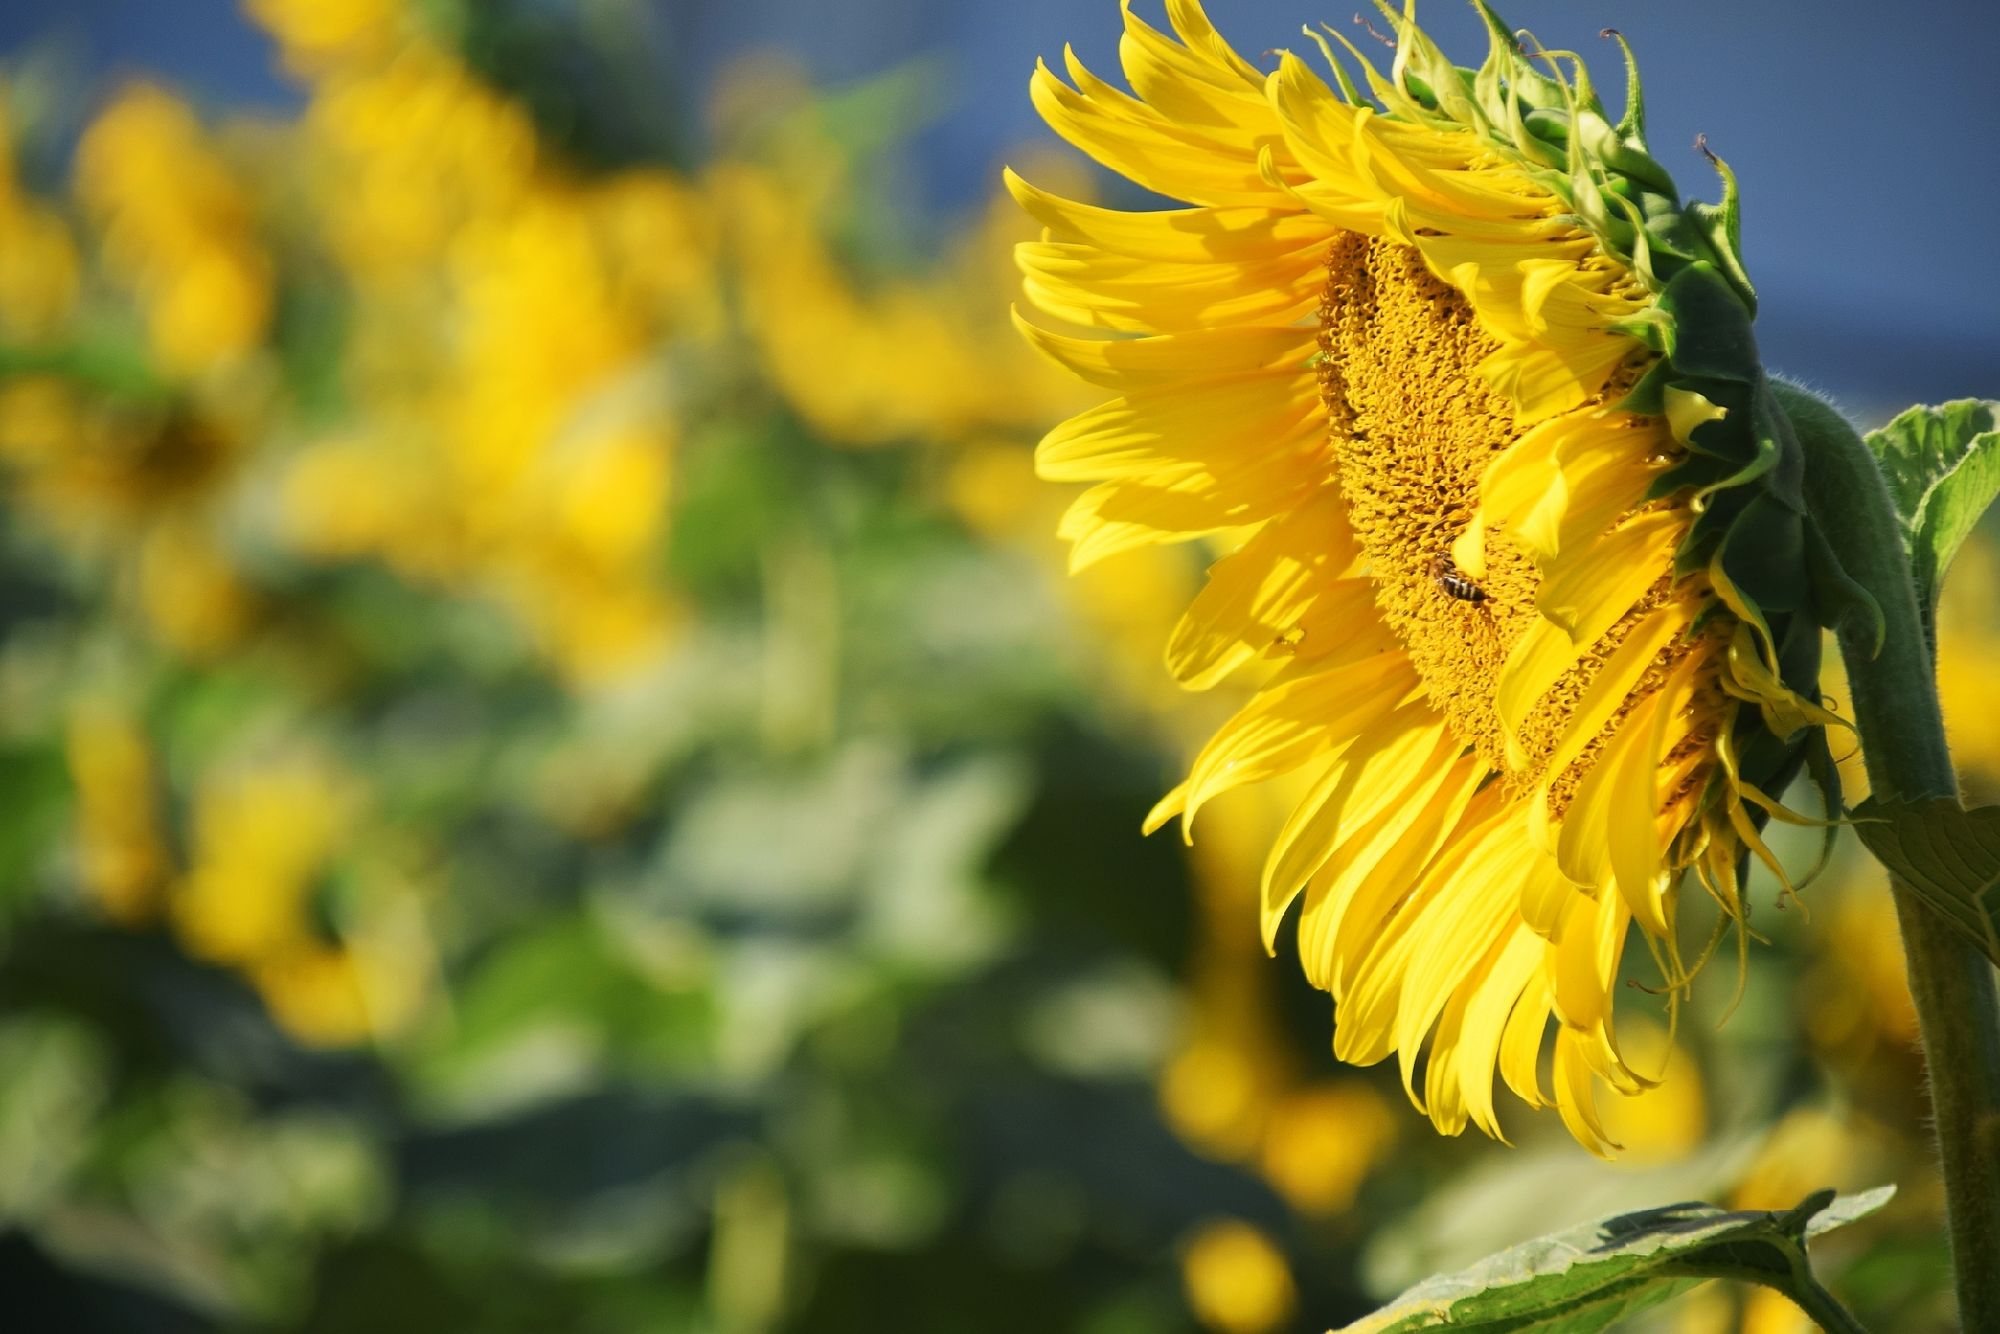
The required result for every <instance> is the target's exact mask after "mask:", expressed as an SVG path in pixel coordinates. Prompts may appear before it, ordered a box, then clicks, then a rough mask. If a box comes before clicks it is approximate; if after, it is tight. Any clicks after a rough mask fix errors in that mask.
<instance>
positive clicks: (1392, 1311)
mask: <svg viewBox="0 0 2000 1334" xmlns="http://www.w3.org/2000/svg"><path fill="white" fill-rule="evenodd" d="M1894 1193H1895V1187H1893V1186H1882V1187H1879V1188H1877V1189H1875V1190H1871V1191H1866V1192H1863V1193H1862V1194H1859V1195H1847V1196H1840V1197H1838V1198H1836V1197H1835V1195H1834V1192H1832V1191H1830V1190H1823V1191H1819V1192H1816V1193H1815V1194H1813V1195H1811V1196H1809V1197H1807V1198H1806V1199H1805V1200H1804V1201H1802V1202H1801V1203H1800V1204H1799V1206H1798V1207H1797V1208H1795V1209H1792V1210H1789V1211H1787V1212H1785V1213H1775V1212H1767V1211H1762V1210H1754V1211H1748V1212H1739V1213H1731V1212H1727V1211H1725V1210H1722V1209H1717V1208H1715V1207H1714V1206H1713V1205H1706V1204H1674V1205H1668V1206H1666V1207H1664V1208H1660V1209H1647V1210H1643V1211H1641V1212H1639V1213H1632V1214H1621V1215H1619V1216H1617V1217H1615V1218H1606V1219H1602V1220H1600V1221H1598V1222H1594V1223H1585V1224H1583V1225H1582V1226H1581V1227H1574V1228H1570V1229H1568V1230H1566V1231H1563V1232H1557V1233H1553V1234H1551V1235H1549V1236H1546V1237H1541V1238H1538V1239H1536V1240H1534V1241H1530V1242H1524V1243H1523V1244H1521V1245H1519V1246H1514V1247H1510V1248H1509V1249H1507V1250H1504V1251H1502V1252H1500V1253H1499V1254H1498V1255H1494V1256H1490V1257H1489V1258H1487V1259H1485V1260H1482V1261H1480V1262H1479V1263H1478V1264H1476V1265H1474V1266H1472V1267H1471V1268H1470V1269H1466V1270H1463V1271H1461V1272H1459V1273H1456V1274H1444V1275H1440V1276H1438V1277H1436V1278H1431V1279H1427V1280H1425V1281H1424V1282H1422V1283H1420V1284H1418V1285H1417V1286H1416V1287H1414V1288H1411V1289H1410V1290H1409V1291H1408V1292H1405V1293H1403V1294H1402V1295H1401V1296H1400V1297H1398V1298H1396V1300H1395V1301H1393V1302H1391V1303H1390V1304H1389V1305H1388V1306H1386V1307H1384V1308H1383V1309H1382V1310H1380V1311H1377V1312H1376V1313H1375V1314H1374V1315H1371V1316H1369V1317H1367V1318H1366V1319H1363V1320H1359V1321H1356V1322H1355V1323H1354V1324H1352V1325H1349V1326H1347V1328H1346V1330H1345V1331H1344V1334H1405V1331H1414V1330H1422V1329H1436V1328H1440V1327H1443V1326H1449V1327H1450V1328H1452V1329H1455V1330H1463V1331H1468V1332H1470V1331H1491V1334H1499V1331H1502V1330H1520V1329H1539V1330H1548V1331H1558V1332H1559V1334H1592V1332H1593V1331H1596V1330H1600V1329H1605V1328H1607V1327H1608V1326H1610V1325H1611V1323H1612V1322H1613V1321H1615V1320H1619V1319H1621V1318H1623V1317H1625V1316H1629V1315H1634V1314H1636V1313H1638V1312H1640V1311H1643V1310H1645V1309H1647V1308H1648V1307H1651V1306H1656V1305H1658V1304H1659V1303H1661V1302H1663V1301H1665V1300H1667V1299H1668V1298H1669V1297H1672V1296H1674V1295H1675V1294H1676V1293H1679V1292H1682V1291H1684V1290H1686V1289H1687V1288H1689V1287H1691V1286H1693V1285H1694V1284H1696V1283H1699V1282H1702V1281H1703V1280H1706V1279H1711V1278H1733V1279H1740V1280H1743V1281H1745V1282H1751V1283H1761V1284H1764V1285H1766V1286H1769V1287H1773V1288H1776V1289H1778V1290H1779V1291H1781V1292H1783V1293H1785V1294H1786V1295H1787V1296H1789V1297H1791V1298H1792V1299H1793V1300H1794V1301H1796V1302H1798V1303H1799V1305H1800V1306H1801V1307H1803V1308H1804V1309H1805V1310H1806V1311H1807V1312H1808V1313H1810V1314H1812V1315H1813V1316H1814V1317H1815V1318H1816V1319H1818V1320H1819V1321H1820V1322H1821V1323H1822V1324H1823V1325H1826V1326H1827V1327H1828V1328H1830V1329H1850V1328H1851V1329H1858V1328H1859V1326H1858V1325H1855V1324H1854V1323H1853V1321H1852V1319H1851V1318H1849V1317H1846V1315H1845V1313H1844V1312H1841V1311H1840V1308H1839V1306H1838V1305H1837V1304H1836V1303H1834V1302H1833V1300H1832V1298H1831V1297H1829V1296H1828V1295H1827V1293H1826V1291H1825V1289H1823V1288H1821V1287H1820V1286H1819V1283H1818V1281H1817V1280H1816V1279H1814V1278H1813V1276H1812V1271H1811V1269H1810V1267H1809V1265H1808V1264H1807V1260H1806V1242H1807V1240H1808V1239H1810V1238H1812V1237H1816V1236H1819V1235H1820V1234H1821V1233H1824V1232H1828V1231H1831V1230H1832V1229H1834V1228H1836V1227H1840V1226H1842V1225H1843V1224H1846V1223H1850V1222H1853V1221H1854V1220H1855V1219H1857V1218H1860V1217H1862V1216H1863V1215H1865V1214H1870V1213H1873V1212H1874V1211H1875V1210H1877V1209H1879V1208H1881V1207H1882V1206H1883V1205H1884V1204H1886V1203H1888V1201H1889V1197H1890V1196H1891V1195H1893V1194H1894ZM1837 1321H1845V1323H1844V1324H1841V1323H1834V1322H1837Z"/></svg>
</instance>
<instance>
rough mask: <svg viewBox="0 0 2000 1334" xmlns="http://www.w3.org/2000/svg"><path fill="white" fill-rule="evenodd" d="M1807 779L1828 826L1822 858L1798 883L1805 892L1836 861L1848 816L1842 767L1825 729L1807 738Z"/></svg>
mask: <svg viewBox="0 0 2000 1334" xmlns="http://www.w3.org/2000/svg"><path fill="white" fill-rule="evenodd" d="M1805 752H1806V777H1807V778H1809V779H1810V780H1811V781H1812V785H1813V786H1814V787H1815V788H1817V789H1818V790H1819V799H1820V804H1821V805H1822V806H1824V807H1825V808H1826V825H1825V827H1824V828H1822V829H1821V830H1820V840H1819V856H1817V857H1816V858H1814V859H1813V865H1812V868H1811V869H1810V870H1808V871H1807V872H1806V874H1805V877H1804V879H1803V880H1801V881H1800V882H1799V887H1800V888H1803V887H1804V886H1805V885H1806V884H1807V883H1808V882H1810V881H1812V880H1813V879H1815V878H1816V877H1817V876H1818V875H1819V873H1820V871H1821V870H1823V869H1824V868H1825V867H1826V865H1827V864H1828V863H1829V862H1830V861H1832V859H1833V850H1834V847H1835V846H1836V845H1837V844H1838V843H1839V841H1840V830H1841V827H1842V825H1843V824H1844V823H1845V821H1844V820H1843V819H1842V817H1843V816H1844V815H1845V814H1846V813H1847V805H1846V798H1845V796H1844V795H1843V793H1842V792H1841V786H1840V765H1839V764H1837V763H1836V762H1835V761H1834V758H1833V747H1832V746H1831V745H1830V744H1828V742H1827V739H1826V729H1825V728H1824V727H1815V728H1813V729H1812V730H1811V731H1809V732H1808V733H1807V734H1806V738H1805Z"/></svg>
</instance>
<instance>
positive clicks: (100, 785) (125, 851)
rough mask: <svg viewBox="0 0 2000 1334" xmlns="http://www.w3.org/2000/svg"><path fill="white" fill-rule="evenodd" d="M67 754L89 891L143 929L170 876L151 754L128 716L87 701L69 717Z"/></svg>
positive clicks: (118, 917)
mask: <svg viewBox="0 0 2000 1334" xmlns="http://www.w3.org/2000/svg"><path fill="white" fill-rule="evenodd" d="M67 751H68V756H69V771H70V778H71V780H72V781H73V782H74V783H75V784H76V841H77V863H78V872H79V875H80V877H81V879H82V881H83V887H84V890H85V892H86V893H88V894H89V896H90V897H91V899H92V900H93V901H95V902H96V904H97V905H98V907H99V908H101V909H102V910H103V911H104V913H105V914H106V915H107V916H109V917H110V918H112V919H113V920H114V921H117V922H120V923H122V924H124V925H127V926H133V925H137V924H139V923H141V922H143V921H145V920H147V919H148V918H150V917H151V916H152V915H153V914H154V913H155V912H156V911H157V910H158V908H159V903H160V892H161V889H162V887H163V886H164V885H165V883H166V879H167V876H168V874H169V873H170V870H171V864H170V862H169V859H168V853H167V846H166V841H165V839H164V837H163V835H162V833H161V828H160V809H159V807H160V798H159V791H158V777H157V775H156V774H155V772H154V766H153V753H152V748H151V746H149V745H148V744H147V742H146V737H145V734H144V733H142V732H141V731H140V730H139V728H138V726H137V724H136V723H134V721H133V720H132V719H131V718H130V717H129V716H128V715H127V714H126V713H125V712H124V711H123V710H121V709H119V708H116V707H114V706H112V705H110V704H108V703H104V702H102V701H94V700H89V699H85V700H82V701H79V703H78V704H77V706H76V708H75V709H74V711H73V712H72V713H71V714H70V719H69V734H68V746H67Z"/></svg>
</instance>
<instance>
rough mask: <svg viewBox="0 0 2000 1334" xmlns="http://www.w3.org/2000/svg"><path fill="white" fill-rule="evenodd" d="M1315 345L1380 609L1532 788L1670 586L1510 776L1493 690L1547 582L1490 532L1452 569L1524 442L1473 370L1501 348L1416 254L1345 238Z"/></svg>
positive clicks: (1567, 693) (1460, 715)
mask: <svg viewBox="0 0 2000 1334" xmlns="http://www.w3.org/2000/svg"><path fill="white" fill-rule="evenodd" d="M1319 342H1320V351H1321V354H1322V355H1321V357H1320V395H1321V398H1322V399H1323V401H1324V403H1325V405H1326V411H1327V416H1328V422H1329V430H1330V434H1331V447H1332V450H1333V455H1334V460H1335V463H1336V465H1337V467H1338V468H1339V472H1340V485H1341V490H1342V493H1343V494H1344V495H1345V497H1346V500H1347V505H1348V517H1349V519H1350V521H1351V522H1352V524H1353V527H1354V531H1355V534H1356V536H1357V537H1359V539H1360V541H1361V545H1362V548H1363V549H1364V550H1365V551H1366V552H1367V554H1368V561H1369V573H1370V576H1371V577H1372V579H1373V580H1374V583H1375V601H1376V605H1377V606H1378V607H1379V608H1380V609H1381V612H1382V615H1383V618H1384V620H1386V621H1387V622H1388V624H1389V627H1390V628H1391V630H1393V631H1394V633H1395V635H1396V637H1397V638H1398V639H1399V640H1400V641H1401V643H1402V645H1403V647H1404V649H1405V650H1406V651H1407V652H1408V653H1409V656H1410V661H1411V663H1412V665H1413V666H1414V667H1415V668H1416V670H1417V673H1418V675H1419V676H1420V677H1421V678H1422V679H1423V683H1424V689H1425V692H1426V694H1427V695H1428V697H1429V700H1430V703H1431V706H1432V707H1433V708H1435V709H1436V710H1437V711H1438V712H1439V713H1440V714H1442V715H1443V716H1444V718H1445V719H1446V721H1447V722H1448V723H1449V724H1450V725H1451V727H1452V729H1453V731H1454V732H1455V733H1456V734H1457V735H1458V736H1459V737H1460V738H1462V739H1463V740H1464V742H1465V743H1466V744H1467V745H1468V746H1470V747H1472V748H1473V749H1475V750H1476V751H1478V752H1479V755H1480V757H1481V758H1482V759H1483V760H1485V762H1486V763H1487V765H1488V766H1490V767H1491V768H1492V769H1494V770H1496V771H1498V772H1500V773H1503V774H1506V775H1507V778H1508V781H1509V783H1510V784H1513V785H1518V786H1523V787H1525V786H1527V785H1530V784H1533V783H1534V782H1536V781H1537V780H1539V778H1540V777H1541V773H1542V770H1543V768H1544V767H1545V765H1546V762H1547V758H1548V756H1549V754H1550V752H1551V751H1553V750H1554V749H1555V747H1556V745H1557V744H1558V743H1559V742H1560V741H1561V740H1562V739H1563V737H1564V736H1565V734H1566V733H1567V732H1568V730H1569V724H1570V720H1571V716H1572V714H1573V713H1574V711H1575V707H1576V704H1577V702H1578V700H1579V699H1580V698H1581V697H1582V694H1583V691H1584V688H1585V687H1586V686H1587V685H1588V684H1589V681H1590V678H1591V677H1592V676H1593V675H1595V673H1596V671H1597V668H1598V666H1599V665H1600V664H1601V663H1602V661H1603V658H1604V655H1605V654H1606V653H1608V652H1609V651H1610V649H1611V648H1613V647H1615V645H1616V644H1617V643H1618V642H1619V641H1621V640H1622V639H1623V638H1624V637H1625V635H1626V633H1627V632H1628V631H1629V630H1630V629H1631V628H1632V626H1633V625H1634V624H1635V623H1636V622H1637V621H1638V620H1640V619H1641V618H1642V617H1643V615H1644V614H1645V613H1646V612H1648V611H1650V610H1651V609H1652V608H1653V607H1655V606H1657V605H1658V604H1659V602H1660V600H1661V599H1663V598H1664V597H1665V596H1667V594H1668V591H1669V590H1668V587H1667V584H1668V580H1666V579H1664V578H1663V579H1662V580H1661V582H1660V586H1659V587H1657V588H1656V589H1655V590H1654V591H1653V593H1652V594H1651V595H1650V596H1648V597H1646V598H1644V599H1642V600H1641V601H1640V603H1639V605H1637V606H1635V607H1634V608H1633V609H1632V610H1631V611H1630V612H1629V613H1628V614H1627V615H1626V616H1625V618H1624V619H1623V620H1621V621H1620V622H1619V623H1618V624H1617V625H1615V626H1613V627H1612V628H1611V630H1610V631H1609V632H1608V633H1607V634H1606V635H1605V636H1604V638H1603V639H1602V640H1600V641H1599V642H1598V644H1596V645H1595V646H1593V652H1591V653H1589V654H1586V655H1584V657H1583V659H1582V660H1581V661H1580V662H1579V663H1578V664H1577V666H1576V667H1575V668H1573V669H1572V670H1571V671H1570V672H1569V673H1568V674H1567V675H1565V676H1564V677H1563V678H1562V679H1561V680H1560V681H1558V682H1557V683H1556V684H1555V686H1554V688H1553V689H1551V690H1550V691H1549V692H1548V694H1547V696H1546V697H1545V698H1544V699H1543V700H1542V701H1541V702H1540V703H1539V704H1538V705H1537V706H1536V707H1535V709H1534V710H1533V711H1532V713H1531V714H1530V716H1529V717H1528V718H1527V719H1526V721H1525V726H1524V728H1523V734H1522V736H1521V738H1520V740H1521V742H1522V744H1523V745H1524V747H1525V749H1526V751H1527V761H1528V762H1527V764H1526V765H1525V766H1524V767H1520V768H1515V767H1512V766H1510V765H1509V764H1508V762H1507V744H1506V736H1505V733H1504V731H1503V728H1502V725H1501V722H1500V718H1499V714H1498V710H1497V707H1496V703H1495V701H1496V695H1497V687H1498V684H1499V680H1500V672H1501V668H1502V666H1503V665H1504V664H1505V663H1506V661H1507V655H1508V653H1509V652H1510V651H1511V650H1512V649H1513V647H1514V644H1515V642H1516V640H1518V639H1519V638H1520V636H1521V635H1522V634H1523V633H1524V632H1525V631H1527V630H1528V629H1529V627H1530V626H1531V625H1533V623H1534V622H1535V620H1536V619H1537V616H1538V613H1537V612H1536V610H1535V597H1536V594H1537V592H1538V591H1539V590H1540V585H1541V576H1540V574H1539V573H1538V571H1537V570H1536V568H1535V566H1534V564H1533V562H1531V561H1530V560H1529V559H1528V557H1527V556H1526V555H1525V554H1524V553H1523V552H1522V551H1521V550H1520V549H1519V548H1517V547H1516V546H1514V545H1513V543H1511V542H1510V541H1508V540H1507V536H1506V533H1505V532H1504V530H1503V531H1500V532H1496V533H1489V534H1488V536H1487V542H1486V569H1485V570H1484V571H1483V572H1482V573H1481V575H1480V577H1479V578H1478V579H1477V580H1476V581H1475V580H1473V579H1471V578H1469V577H1468V576H1466V575H1465V574H1464V573H1463V572H1462V571H1460V570H1458V569H1457V568H1456V567H1455V566H1454V565H1453V563H1452V559H1451V546H1452V542H1453V540H1454V539H1455V538H1457V536H1458V535H1459V534H1460V533H1461V532H1463V531H1464V530H1465V529H1466V527H1467V526H1468V525H1469V524H1470V523H1471V522H1472V519H1473V516H1474V514H1475V513H1476V512H1477V511H1478V508H1479V481H1480V478H1481V477H1482V476H1483V475H1484V474H1485V472H1486V468H1487V465H1488V464H1489V463H1491V462H1492V461H1493V457H1494V456H1495V455H1496V454H1498V453H1500V452H1501V451H1502V450H1504V449H1506V448H1507V446H1508V445H1510V444H1512V443H1513V441H1514V440H1515V438H1516V437H1517V436H1518V435H1519V434H1520V432H1521V428H1520V427H1519V426H1518V425H1516V423H1515V414H1514V409H1513V405H1512V404H1511V403H1509V402H1508V401H1507V400H1506V399H1505V398H1504V397H1503V396H1501V395H1500V394H1499V393H1497V392H1496V391H1495V390H1493V389H1492V388H1491V387H1489V386H1488V384H1487V383H1486V380H1485V378H1484V377H1483V376H1481V375H1480V374H1479V372H1478V369H1477V367H1478V365H1479V363H1480V362H1481V361H1482V360H1483V359H1485V357H1486V356H1487V355H1488V354H1489V353H1491V352H1493V351H1494V350H1495V348H1496V347H1497V346H1498V345H1497V344H1496V343H1495V342H1494V340H1493V338H1492V336H1491V335H1490V334H1488V333H1487V332H1486V331H1485V330H1484V329H1482V328H1481V327H1480V325H1479V322H1478V319H1477V318H1476V317H1475V316H1474V314H1473V311H1472V308H1471V306H1470V305H1469V304H1468V303H1467V301H1466V300H1465V298H1464V297H1463V296H1462V295H1461V294H1460V293H1459V292H1458V291H1457V290H1456V289H1454V288H1453V287H1452V286H1450V284H1448V283H1445V282H1442V281H1440V280H1439V279H1438V278H1437V277H1435V276H1434V275H1433V274H1432V273H1431V272H1430V270H1429V269H1428V268H1427V267H1426V266H1425V264H1424V260H1423V257H1422V256H1421V255H1420V254H1419V253H1418V252H1417V251H1416V250H1414V249H1412V248H1410V247H1409V246H1405V245H1399V244H1397V243H1395V242H1393V241H1386V240H1382V239H1379V238H1369V237H1364V236H1359V235H1355V234H1351V233H1348V234H1343V235H1341V236H1340V237H1339V238H1338V239H1336V240H1335V242H1334V243H1333V247H1332V250H1331V252H1330V254H1329V256H1328V262H1327V283H1326V289H1325V293H1324V296H1323V299H1322V301H1321V304H1320V336H1319ZM1683 651H1685V649H1684V648H1680V647H1677V649H1676V651H1674V652H1673V653H1672V654H1670V655H1669V656H1670V658H1671V659H1673V660H1678V658H1679V656H1680V653H1681V652H1683ZM1668 665H1669V664H1667V663H1662V664H1661V665H1660V669H1659V670H1656V671H1655V672H1654V673H1651V674H1649V678H1648V680H1647V681H1646V682H1644V683H1643V684H1642V685H1641V687H1640V688H1639V689H1638V690H1636V691H1635V692H1634V693H1633V696H1632V698H1631V699H1628V700H1627V701H1626V705H1625V709H1629V708H1630V707H1631V706H1632V705H1633V704H1634V703H1636V702H1637V700H1639V699H1640V698H1643V697H1644V696H1645V695H1646V694H1648V693H1650V692H1651V690H1652V689H1655V688H1657V687H1658V685H1659V683H1660V681H1661V680H1662V679H1663V677H1664V669H1665V667H1666V666H1668ZM1624 711H1625V710H1623V709H1621V710H1620V714H1621V716H1622V714H1623V712H1624ZM1614 721H1615V720H1614ZM1591 749H1592V750H1594V749H1595V746H1594V745H1593V746H1592V748H1591ZM1590 758H1591V756H1590V754H1589V753H1588V752H1586V754H1585V756H1584V757H1583V758H1582V759H1580V760H1578V761H1577V762H1576V766H1575V768H1574V769H1573V770H1572V771H1571V772H1568V773H1565V774H1563V775H1559V776H1558V782H1557V791H1556V792H1555V794H1554V796H1555V801H1556V805H1557V807H1558V809H1560V807H1561V806H1563V805H1565V804H1566V803H1567V796H1568V792H1569V790H1570V789H1571V788H1572V787H1573V786H1574V782H1575V777H1576V773H1577V772H1580V771H1581V769H1582V768H1585V767H1587V765H1588V763H1589V760H1590Z"/></svg>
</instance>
